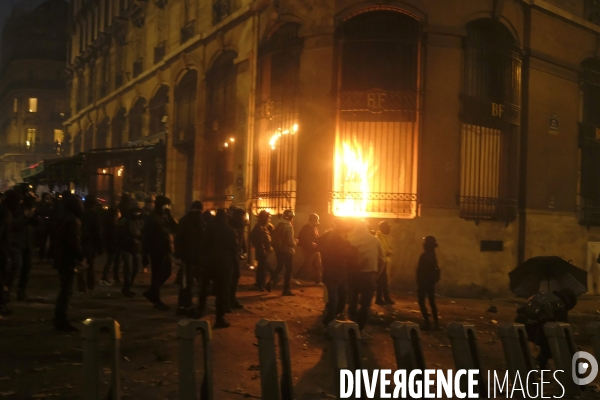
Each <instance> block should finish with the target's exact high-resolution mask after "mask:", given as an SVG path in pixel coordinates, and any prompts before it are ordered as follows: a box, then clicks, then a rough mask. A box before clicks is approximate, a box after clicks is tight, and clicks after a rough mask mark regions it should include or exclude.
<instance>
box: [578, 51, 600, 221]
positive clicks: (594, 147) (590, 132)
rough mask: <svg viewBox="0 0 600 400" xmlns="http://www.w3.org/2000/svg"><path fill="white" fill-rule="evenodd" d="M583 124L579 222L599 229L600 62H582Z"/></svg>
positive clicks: (580, 128)
mask: <svg viewBox="0 0 600 400" xmlns="http://www.w3.org/2000/svg"><path fill="white" fill-rule="evenodd" d="M582 67H583V72H582V74H581V78H580V80H581V86H582V88H583V122H581V123H580V126H579V148H580V150H581V170H580V182H579V221H580V223H581V224H582V225H586V226H588V227H589V226H600V184H599V182H600V60H597V59H592V60H588V61H586V62H584V63H583V65H582Z"/></svg>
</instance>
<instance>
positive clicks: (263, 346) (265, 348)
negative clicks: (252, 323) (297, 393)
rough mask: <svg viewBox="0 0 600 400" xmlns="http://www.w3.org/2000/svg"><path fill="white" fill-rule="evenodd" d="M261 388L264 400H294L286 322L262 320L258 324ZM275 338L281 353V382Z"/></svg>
mask: <svg viewBox="0 0 600 400" xmlns="http://www.w3.org/2000/svg"><path fill="white" fill-rule="evenodd" d="M256 337H257V338H258V357H259V362H260V386H261V394H262V398H263V399H269V400H293V399H294V387H293V383H292V366H291V358H290V346H289V338H288V330H287V325H286V323H285V322H284V321H272V320H266V319H261V320H260V321H258V322H257V323H256ZM275 337H278V338H279V350H280V351H281V382H280V380H279V375H278V373H277V354H276V349H275Z"/></svg>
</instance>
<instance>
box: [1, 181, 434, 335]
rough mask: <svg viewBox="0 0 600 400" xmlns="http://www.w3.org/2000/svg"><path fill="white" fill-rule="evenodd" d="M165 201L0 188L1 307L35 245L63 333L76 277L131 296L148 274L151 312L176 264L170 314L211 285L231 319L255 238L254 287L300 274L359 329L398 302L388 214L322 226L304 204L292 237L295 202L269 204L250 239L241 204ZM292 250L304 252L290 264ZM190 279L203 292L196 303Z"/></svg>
mask: <svg viewBox="0 0 600 400" xmlns="http://www.w3.org/2000/svg"><path fill="white" fill-rule="evenodd" d="M170 210H171V201H170V200H169V199H168V198H167V197H165V196H156V195H154V194H153V195H151V196H149V197H147V198H146V199H145V201H144V202H143V203H140V202H138V200H136V199H135V198H134V197H131V196H130V195H128V194H127V193H125V194H123V196H122V197H121V200H120V202H119V203H118V205H117V206H115V207H105V206H103V205H102V204H101V203H100V201H99V199H97V197H96V196H95V195H94V194H93V193H90V194H88V195H87V196H86V197H85V199H82V198H81V197H80V196H78V195H76V194H73V193H71V192H69V191H65V192H63V193H62V194H49V193H44V194H43V195H42V196H41V197H39V198H38V197H37V196H35V195H34V194H33V193H32V192H30V191H29V190H28V188H27V187H25V186H21V187H18V188H15V189H13V190H10V191H7V192H6V193H4V194H3V195H2V197H1V198H0V287H1V288H2V296H0V315H9V314H11V310H10V308H9V303H10V301H11V292H13V291H14V288H13V283H14V282H15V281H16V280H17V278H18V285H17V286H16V300H17V301H24V300H27V299H28V297H27V285H28V280H29V273H30V270H31V266H32V261H33V258H34V257H33V255H34V249H39V254H38V257H39V259H40V260H42V261H51V263H52V265H53V268H54V269H56V270H57V272H58V277H59V282H60V289H59V293H58V296H57V300H56V308H55V315H54V320H53V321H54V326H55V328H56V329H58V330H62V331H75V330H76V328H75V327H74V326H73V325H72V324H71V321H70V320H69V317H68V315H67V311H68V308H69V301H70V299H71V297H72V295H73V289H74V286H75V283H76V288H77V291H78V296H79V297H86V296H87V295H88V293H90V292H93V291H94V290H95V288H96V286H97V285H103V286H110V285H120V287H121V293H122V295H123V296H124V297H126V298H131V297H134V296H136V293H135V292H134V291H133V290H132V288H133V284H134V282H135V280H136V276H137V274H138V272H140V271H144V272H150V273H151V279H150V287H149V288H148V290H146V291H145V292H143V293H142V295H143V296H144V297H145V298H146V299H147V300H148V301H150V302H151V303H152V305H153V306H154V308H156V309H157V310H160V311H168V310H169V309H170V307H169V306H168V305H166V304H165V303H164V302H163V300H162V298H161V288H162V287H163V285H164V284H165V282H166V281H167V280H168V279H169V278H170V277H171V275H172V273H173V266H178V267H179V269H178V272H177V279H176V282H177V283H178V284H179V296H178V301H177V310H176V314H177V315H181V316H186V317H188V318H201V317H202V316H203V315H204V314H205V311H206V301H207V298H208V296H209V295H214V296H215V309H216V321H215V323H214V325H213V326H214V327H215V328H225V327H228V326H229V322H228V321H227V320H226V319H225V315H226V314H227V313H230V312H232V310H235V309H240V308H243V305H242V304H241V303H240V302H239V301H238V299H237V287H238V282H239V279H240V265H241V264H242V263H245V262H247V261H248V253H249V250H250V247H253V248H254V258H255V260H256V262H257V266H256V268H255V273H256V277H255V278H256V281H255V289H256V290H258V291H267V292H272V291H273V290H275V289H276V288H277V287H278V285H279V284H280V283H281V295H282V296H294V295H295V294H294V293H293V292H292V288H291V284H292V283H293V282H295V283H298V280H299V279H303V280H308V281H313V282H314V283H315V284H317V285H319V286H324V288H325V289H326V290H325V293H326V295H325V297H326V305H325V310H324V311H323V323H324V324H326V325H327V324H329V322H331V321H333V320H334V319H336V318H338V319H339V318H345V317H346V316H347V317H348V318H349V319H351V320H353V321H355V322H357V324H358V325H359V328H360V329H361V331H362V333H363V336H364V337H369V334H368V333H367V332H366V331H365V330H364V328H365V326H366V324H367V319H368V316H369V310H370V307H371V304H372V302H373V300H374V299H375V303H376V304H379V305H386V304H394V301H393V300H392V299H391V297H390V294H389V289H388V275H389V272H390V271H389V270H390V268H391V257H392V254H393V251H392V246H391V245H390V241H389V239H388V237H389V234H390V230H391V226H390V224H389V223H388V222H386V221H382V222H380V223H379V231H378V232H374V231H373V230H371V229H370V227H369V225H368V223H367V222H366V221H357V220H353V219H343V218H336V219H335V220H334V224H333V228H332V229H330V230H327V231H325V232H323V233H322V234H320V232H319V228H318V227H319V225H320V220H319V216H318V215H317V214H310V215H309V218H308V222H307V223H306V224H305V225H304V226H303V227H302V229H301V230H300V232H299V234H298V236H297V237H296V235H295V234H294V218H295V214H294V212H293V211H292V210H286V211H284V212H283V214H282V215H281V216H280V222H279V223H278V224H277V225H273V224H272V223H271V215H270V214H269V213H268V212H267V211H261V212H260V213H259V214H258V218H257V223H256V225H255V226H254V228H253V229H252V230H251V231H250V232H249V235H248V239H249V243H248V244H247V243H246V233H247V232H246V229H247V227H248V226H249V217H248V214H247V213H246V211H245V210H243V209H240V208H236V207H230V208H228V209H219V210H216V211H215V210H211V211H205V210H204V209H203V205H202V203H201V202H200V201H195V202H193V203H192V205H191V208H190V210H189V212H188V213H187V214H186V215H185V216H184V217H183V218H181V220H180V221H177V220H176V219H175V218H174V217H173V216H172V215H171V211H170ZM423 247H424V253H423V255H422V256H421V258H420V260H419V265H418V268H417V284H418V299H419V304H420V306H421V311H422V313H423V318H424V328H425V329H431V326H430V322H429V313H428V311H427V309H426V306H425V300H426V299H429V302H430V306H431V315H432V316H433V321H434V328H436V329H439V324H438V319H437V309H436V306H435V290H434V288H435V283H436V282H437V281H438V280H439V268H438V266H437V260H436V255H435V248H436V247H437V242H436V241H435V238H433V237H431V236H429V237H426V238H425V239H424V244H423ZM297 248H299V249H301V250H302V255H303V260H302V262H301V263H299V264H301V265H300V268H298V270H297V271H295V273H294V270H293V265H294V257H295V254H296V249H297ZM103 254H105V257H104V258H105V263H104V265H103V268H102V269H101V279H100V280H99V281H97V280H96V278H97V272H98V271H96V268H95V266H96V264H97V262H98V260H99V257H100V256H101V255H103ZM273 256H274V257H273ZM273 258H274V262H272V261H271V260H272V259H273ZM271 264H273V265H271ZM111 275H112V278H111V277H110V276H111ZM120 278H122V279H120ZM196 286H197V287H198V293H199V296H198V303H197V304H196V305H194V299H193V293H194V290H193V288H194V287H196Z"/></svg>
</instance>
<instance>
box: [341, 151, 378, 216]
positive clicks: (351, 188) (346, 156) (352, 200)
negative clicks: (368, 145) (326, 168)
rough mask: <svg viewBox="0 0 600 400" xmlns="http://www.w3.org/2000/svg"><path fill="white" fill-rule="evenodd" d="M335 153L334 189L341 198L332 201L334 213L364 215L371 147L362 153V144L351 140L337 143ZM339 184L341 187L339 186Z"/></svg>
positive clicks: (367, 194)
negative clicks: (365, 152) (366, 152)
mask: <svg viewBox="0 0 600 400" xmlns="http://www.w3.org/2000/svg"><path fill="white" fill-rule="evenodd" d="M336 150H337V151H336V154H335V175H336V186H338V188H336V189H335V190H336V191H339V192H341V194H342V198H341V199H335V200H334V203H333V209H334V214H335V215H337V216H340V217H365V216H367V204H368V200H369V192H370V189H369V176H370V175H371V174H372V172H371V168H372V167H370V166H372V164H373V163H372V161H373V149H371V150H370V151H369V154H364V152H363V149H362V146H361V145H360V144H359V143H358V142H357V141H356V140H353V142H352V143H348V142H346V141H344V142H342V143H341V149H340V146H339V143H338V146H336ZM339 186H341V187H339Z"/></svg>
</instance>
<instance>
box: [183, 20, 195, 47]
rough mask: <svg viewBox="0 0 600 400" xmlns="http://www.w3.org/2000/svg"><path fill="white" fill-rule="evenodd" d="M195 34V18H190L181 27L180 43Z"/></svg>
mask: <svg viewBox="0 0 600 400" xmlns="http://www.w3.org/2000/svg"><path fill="white" fill-rule="evenodd" d="M195 34H196V20H192V21H190V22H188V23H187V24H185V25H184V26H183V27H182V28H181V44H184V43H185V42H187V41H188V40H190V39H191V38H193V37H194V35H195Z"/></svg>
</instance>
